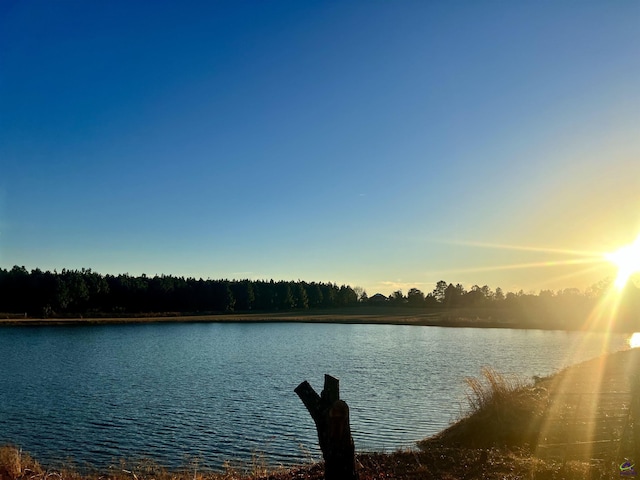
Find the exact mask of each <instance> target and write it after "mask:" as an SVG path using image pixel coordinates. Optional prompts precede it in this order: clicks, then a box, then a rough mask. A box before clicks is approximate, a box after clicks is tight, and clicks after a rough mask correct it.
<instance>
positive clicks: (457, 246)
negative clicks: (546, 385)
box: [0, 0, 640, 295]
mask: <svg viewBox="0 0 640 480" xmlns="http://www.w3.org/2000/svg"><path fill="white" fill-rule="evenodd" d="M639 231H640V3H639V2H636V1H631V0H620V1H606V2H602V1H597V2H592V1H588V0H585V1H564V0H560V1H546V0H541V1H536V2H508V1H491V0H490V1H464V0H460V1H454V2H450V1H442V2H439V1H411V0H407V1H404V0H401V1H394V2H390V1H381V0H371V1H353V2H337V1H312V0H309V1H302V2H301V1H277V0H276V1H269V2H264V1H255V2H251V1H235V0H234V1H175V2H173V1H162V0H159V1H154V2H147V1H138V0H126V1H120V0H113V1H109V2H87V1H82V0H76V1H70V0H57V1H55V2H52V1H49V0H46V1H45V0H41V1H39V0H15V1H14V0H2V1H0V268H11V267H12V266H13V265H21V266H22V265H24V266H25V267H26V268H27V269H34V268H40V269H42V270H54V269H57V270H58V271H60V270H61V269H62V268H67V269H80V268H91V269H93V270H94V271H97V272H100V273H102V274H118V273H129V274H131V275H140V274H142V273H145V274H147V275H149V276H153V275H156V274H171V275H177V276H185V277H195V278H200V277H202V278H211V279H221V278H227V279H247V278H248V279H255V280H258V279H266V280H268V279H274V280H304V281H309V282H311V281H317V282H332V283H337V284H339V285H341V284H348V285H351V286H361V287H363V288H365V290H366V291H367V293H368V294H369V295H372V294H374V293H377V292H380V293H383V294H389V293H391V292H392V291H395V290H398V289H401V290H403V291H404V292H405V293H406V292H407V291H408V289H409V288H413V287H415V288H419V289H420V290H422V291H423V292H425V293H427V292H430V291H431V290H433V288H434V286H435V283H436V282H437V281H438V280H445V281H447V282H451V283H454V284H455V283H461V284H462V285H464V286H465V287H466V288H470V287H471V286H473V285H474V284H477V285H480V286H482V285H489V286H490V287H491V288H496V287H500V288H502V289H503V290H504V291H518V290H520V289H523V290H524V291H526V292H535V293H537V292H538V291H539V290H541V289H553V290H557V289H561V288H580V289H585V288H587V287H589V286H590V285H592V284H594V283H596V282H598V281H601V280H603V279H605V278H607V277H610V276H615V271H614V270H612V267H611V266H610V264H609V263H607V262H606V261H601V260H602V253H604V252H609V251H612V250H615V249H616V248H618V247H620V246H621V245H624V244H628V243H631V242H632V241H633V240H634V239H635V238H636V236H637V234H638V232H639Z"/></svg>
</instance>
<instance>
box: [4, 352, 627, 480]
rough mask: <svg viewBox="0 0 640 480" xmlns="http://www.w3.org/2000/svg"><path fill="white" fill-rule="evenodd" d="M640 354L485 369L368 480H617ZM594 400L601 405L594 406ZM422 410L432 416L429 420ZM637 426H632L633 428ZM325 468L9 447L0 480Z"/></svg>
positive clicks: (166, 478)
mask: <svg viewBox="0 0 640 480" xmlns="http://www.w3.org/2000/svg"><path fill="white" fill-rule="evenodd" d="M639 367H640V351H638V350H628V351H624V352H618V353H615V354H611V355H608V356H603V357H601V358H597V359H593V360H590V361H587V362H584V363H581V364H579V365H575V366H573V367H570V368H568V369H565V370H563V371H562V372H559V373H558V374H556V375H554V376H552V377H549V378H545V379H537V380H536V381H535V382H523V381H520V380H518V379H513V378H507V377H504V376H502V375H499V374H498V373H496V372H495V371H493V370H491V369H485V370H484V371H483V374H482V376H481V377H479V378H469V379H468V380H467V382H468V387H469V388H468V395H469V412H468V414H467V415H466V416H465V417H463V418H461V419H460V420H459V421H458V422H456V423H455V424H453V425H452V426H450V427H449V428H447V429H445V430H444V431H442V432H441V433H439V434H438V435H435V436H433V437H431V438H428V439H425V440H423V441H422V442H420V443H419V445H418V448H417V449H416V450H413V451H399V452H393V453H367V454H360V455H358V458H357V466H358V470H359V474H360V478H361V480H369V479H382V478H396V479H418V478H421V479H422V478H424V479H471V478H484V479H520V478H527V479H570V480H571V479H588V478H592V479H601V478H602V479H604V478H607V479H610V478H619V477H620V464H621V463H622V462H624V461H625V458H629V459H632V460H633V459H634V457H635V456H636V455H637V454H638V453H639V449H638V447H639V446H640V428H639V427H638V426H634V419H635V418H637V417H638V415H639V408H638V390H639V385H640V382H639V380H638V379H639V372H640V368H639ZM594 399H595V401H594ZM428 414H429V413H428V412H425V415H428ZM634 427H635V428H634ZM322 477H323V469H322V465H318V464H315V465H307V466H302V467H299V468H295V469H289V470H283V469H279V470H278V469H275V470H270V469H269V468H268V466H267V465H265V464H264V463H263V462H261V461H259V460H256V461H254V462H251V463H250V464H247V465H227V468H226V469H225V471H224V472H207V471H202V470H200V469H199V468H198V466H197V464H192V465H189V466H187V467H185V468H184V469H183V470H179V471H167V470H165V469H163V468H161V467H159V466H157V465H154V464H152V463H150V462H145V463H140V464H127V463H124V462H123V463H120V464H118V465H113V466H112V467H110V468H109V469H107V470H106V471H101V472H88V473H87V472H83V473H79V472H78V471H77V470H75V469H73V468H62V469H51V468H47V467H46V466H42V465H40V464H38V463H37V462H36V461H35V460H33V459H32V458H31V457H29V456H28V455H27V454H25V453H23V452H20V451H19V450H17V449H15V448H12V447H3V448H2V449H0V478H1V480H23V479H24V480H26V479H29V480H48V479H52V478H53V479H56V480H77V479H80V478H83V479H89V480H106V479H113V480H125V479H127V480H131V479H133V480H143V479H144V480H152V479H153V480H220V479H228V480H232V479H254V480H255V479H272V480H293V479H321V478H322Z"/></svg>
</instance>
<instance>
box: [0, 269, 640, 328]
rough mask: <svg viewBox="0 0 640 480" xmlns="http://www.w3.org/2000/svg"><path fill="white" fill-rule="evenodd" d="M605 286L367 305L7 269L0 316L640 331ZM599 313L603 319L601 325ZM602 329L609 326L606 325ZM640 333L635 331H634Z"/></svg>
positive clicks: (329, 296)
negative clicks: (338, 311)
mask: <svg viewBox="0 0 640 480" xmlns="http://www.w3.org/2000/svg"><path fill="white" fill-rule="evenodd" d="M610 289H611V285H610V282H607V281H603V282H600V283H599V284H597V285H594V286H592V287H591V288H589V289H587V290H586V291H581V290H578V289H575V288H567V289H564V290H559V291H551V290H542V291H540V292H539V293H537V294H534V293H525V292H523V291H519V292H516V293H513V292H507V293H504V292H503V291H502V289H500V288H496V289H495V290H492V289H491V288H489V287H488V286H487V285H484V286H482V287H480V286H478V285H474V286H472V287H471V288H470V289H469V290H467V289H465V288H464V287H463V286H462V285H460V284H456V285H454V284H452V283H447V282H445V281H444V280H441V281H439V282H438V283H437V284H436V287H435V289H434V290H433V291H432V292H428V293H426V294H425V293H423V292H422V291H421V290H419V289H417V288H412V289H410V290H409V291H408V292H407V294H406V295H405V294H403V292H402V291H400V290H398V291H396V292H393V293H392V294H391V295H390V296H389V297H385V296H383V295H381V294H376V295H373V296H372V297H371V298H369V297H368V295H367V293H366V292H365V291H364V290H363V289H362V288H360V287H351V286H348V285H341V286H338V285H336V284H332V283H316V282H311V283H308V282H304V281H300V280H298V281H274V280H269V281H266V280H210V279H207V280H203V279H202V278H200V279H195V278H184V277H175V276H171V275H159V276H158V275H157V276H154V277H148V276H146V275H141V276H131V275H129V274H120V275H101V274H99V273H96V272H93V271H92V270H90V269H81V270H66V269H65V270H62V271H61V272H57V271H54V272H50V271H45V272H43V271H42V270H40V269H35V270H32V271H30V272H29V271H28V270H27V269H26V268H25V267H19V266H14V267H13V268H12V269H10V270H7V269H2V268H0V312H4V313H14V314H16V313H18V314H24V315H25V316H29V317H39V318H47V317H56V316H80V315H83V316H100V315H116V316H124V315H128V314H129V315H138V314H151V313H166V312H179V313H195V314H205V313H206V314H215V313H232V312H285V311H292V310H313V309H329V308H345V307H353V308H357V307H361V306H365V305H366V306H393V307H401V308H420V309H425V310H428V309H433V310H437V311H439V312H448V311H449V312H458V313H456V314H459V312H461V311H463V312H464V313H463V314H464V315H471V316H478V317H483V318H486V317H492V318H495V319H508V320H510V321H514V320H515V321H517V322H519V323H521V324H523V326H524V325H525V324H527V325H534V324H536V325H542V326H546V327H552V328H583V327H585V326H587V325H586V324H587V323H588V322H592V323H593V322H595V321H596V320H597V321H598V322H601V323H602V322H610V323H612V324H616V326H617V327H619V328H624V329H626V330H629V329H632V330H635V329H640V321H639V320H640V290H639V289H638V288H636V287H635V286H634V285H633V282H629V285H628V286H627V288H626V289H625V291H623V292H622V294H621V295H619V296H618V297H617V298H618V301H617V302H616V303H615V305H614V306H612V305H609V307H608V310H602V311H600V312H598V306H599V305H603V300H604V299H605V298H606V296H607V294H608V292H610ZM594 312H598V315H597V319H596V318H594ZM600 327H602V325H600ZM634 327H635V328H634Z"/></svg>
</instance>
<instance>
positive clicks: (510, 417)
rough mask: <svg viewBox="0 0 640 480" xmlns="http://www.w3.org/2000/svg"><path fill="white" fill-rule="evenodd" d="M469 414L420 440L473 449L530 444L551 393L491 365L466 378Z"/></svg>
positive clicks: (535, 437)
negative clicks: (501, 371)
mask: <svg viewBox="0 0 640 480" xmlns="http://www.w3.org/2000/svg"><path fill="white" fill-rule="evenodd" d="M466 383H467V386H468V391H467V400H468V403H469V413H468V415H467V416H465V417H464V418H462V419H461V420H459V421H458V422H457V423H455V424H454V425H452V426H450V427H449V428H447V429H445V430H443V431H442V432H441V433H439V434H438V435H436V436H434V437H431V438H429V439H426V440H424V441H423V442H420V446H421V448H426V447H427V446H430V445H433V444H434V443H437V444H447V445H460V446H464V447H471V448H489V447H507V446H508V447H528V446H531V445H532V444H533V443H534V442H535V441H536V439H537V435H538V432H539V428H540V425H541V422H542V419H543V415H544V411H545V408H546V406H547V402H548V393H547V391H546V390H545V389H544V388H538V387H535V386H533V385H530V384H526V383H525V382H523V381H521V380H520V379H518V378H517V377H506V376H504V375H501V374H499V373H497V372H496V371H495V370H493V369H492V368H488V367H485V368H483V369H482V376H481V377H480V378H474V377H469V378H467V379H466Z"/></svg>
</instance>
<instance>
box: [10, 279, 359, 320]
mask: <svg viewBox="0 0 640 480" xmlns="http://www.w3.org/2000/svg"><path fill="white" fill-rule="evenodd" d="M0 292H1V295H0V312H7V313H23V312H24V313H26V314H27V315H29V316H38V317H40V316H41V317H49V316H56V315H68V314H80V315H90V314H96V313H113V314H125V313H152V312H191V313H204V312H207V313H227V312H238V311H239V312H247V311H254V310H255V311H265V312H267V311H288V310H297V309H299V310H307V309H310V308H330V307H346V306H352V305H355V304H357V303H358V294H357V293H356V292H355V291H354V289H353V288H351V287H350V286H347V285H342V286H338V285H336V284H333V283H317V282H311V283H307V282H303V281H296V282H294V281H277V282H276V281H273V280H270V281H263V280H210V279H208V280H203V279H202V278H200V279H195V278H184V277H175V276H171V275H156V276H154V277H148V276H146V275H140V276H131V275H129V274H120V275H101V274H99V273H97V272H93V271H92V270H91V269H84V268H83V269H81V270H66V269H64V270H62V271H61V272H57V271H54V272H50V271H45V272H43V271H42V270H40V269H35V270H32V271H31V272H29V271H27V269H26V268H24V267H18V266H14V267H13V268H12V269H10V270H6V269H0Z"/></svg>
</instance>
